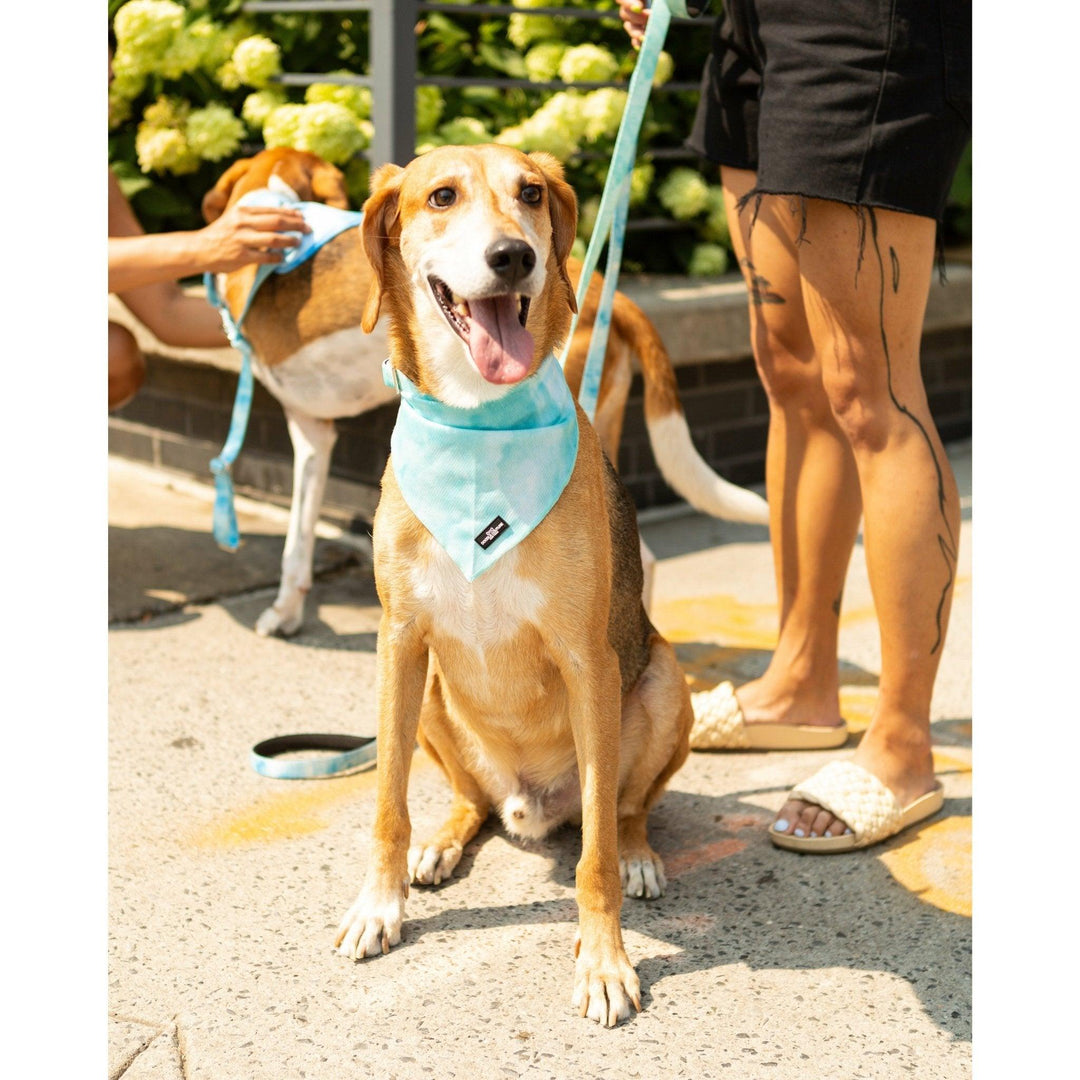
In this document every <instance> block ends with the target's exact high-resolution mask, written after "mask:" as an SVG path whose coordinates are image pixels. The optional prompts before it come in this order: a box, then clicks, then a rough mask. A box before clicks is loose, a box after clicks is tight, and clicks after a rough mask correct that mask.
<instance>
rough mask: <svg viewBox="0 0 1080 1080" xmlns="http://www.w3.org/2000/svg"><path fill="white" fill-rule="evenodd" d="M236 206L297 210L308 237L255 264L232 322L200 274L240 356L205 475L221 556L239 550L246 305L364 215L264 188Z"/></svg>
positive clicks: (247, 402) (246, 411) (246, 402)
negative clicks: (229, 407) (219, 441)
mask: <svg viewBox="0 0 1080 1080" xmlns="http://www.w3.org/2000/svg"><path fill="white" fill-rule="evenodd" d="M238 205H243V206H281V207H289V208H291V209H295V210H299V211H300V212H301V213H302V214H303V215H304V221H305V222H306V223H307V225H308V227H309V228H310V229H311V232H310V233H294V232H291V233H289V234H288V235H289V236H297V237H299V238H300V243H299V244H298V245H297V246H296V247H294V248H285V249H284V255H283V257H282V260H281V262H279V263H261V264H260V265H259V266H258V267H256V270H255V281H254V283H253V284H252V286H251V292H249V293H248V296H247V300H245V301H244V308H243V310H242V311H241V312H240V316H239V318H236V319H234V318H233V317H232V312H230V311H229V308H228V306H227V305H226V303H225V301H224V300H223V299H222V298H221V297H220V296H219V295H218V291H217V285H216V283H215V281H214V275H213V274H205V275H204V276H203V281H204V283H205V285H206V298H207V300H209V301H210V303H211V304H213V305H214V307H216V308H217V309H218V312H219V313H220V315H221V323H222V325H223V326H224V328H225V333H226V335H227V337H228V339H229V341H230V342H231V343H232V345H233V347H234V348H235V349H237V350H238V351H239V353H240V357H241V363H240V380H239V382H238V383H237V385H236V400H235V402H234V403H233V412H232V420H231V422H230V424H229V434H228V436H227V438H226V440H225V446H224V447H223V448H222V450H221V453H220V454H218V456H217V457H216V458H214V460H213V461H211V462H210V471H211V472H212V473H213V474H214V488H215V496H214V518H213V526H212V529H213V533H214V539H215V540H216V541H217V542H218V544H219V545H220V546H221V547H223V548H224V549H225V550H226V551H235V550H236V549H237V548H238V547H239V546H240V528H239V526H238V524H237V521H236V507H235V505H234V499H235V495H234V491H233V481H232V465H233V462H234V461H235V460H236V455H237V454H239V453H240V447H241V446H243V444H244V435H245V434H246V433H247V425H248V417H249V416H250V415H251V399H252V395H253V394H254V392H255V381H254V377H253V374H252V370H251V344H250V342H249V341H248V339H247V338H246V337H244V332H243V330H242V329H241V327H242V326H243V323H244V319H245V318H246V317H247V313H248V310H249V309H250V307H251V302H252V301H253V300H254V299H255V294H256V293H257V292H258V291H259V287H260V286H261V285H262V283H263V282H264V281H265V280H266V279H267V278H268V277H269V276H270V275H271V274H287V273H288V272H289V271H290V270H295V269H296V268H297V267H298V266H300V265H301V264H303V263H305V262H307V260H308V259H310V258H311V256H312V255H314V254H315V252H316V251H318V250H319V248H321V247H322V246H323V244H325V243H327V242H328V241H330V240H333V238H334V237H335V236H337V235H338V234H339V233H342V232H344V231H345V230H346V229H354V228H356V227H357V226H358V225H359V224H360V223H361V222H362V221H363V220H364V215H363V214H360V213H357V212H355V211H353V210H337V209H335V208H334V207H332V206H326V205H325V204H323V203H319V202H296V201H295V200H294V199H290V198H288V197H287V196H284V195H280V194H278V192H276V191H270V190H269V189H267V188H259V189H258V190H257V191H249V192H248V193H247V194H246V195H244V196H243V197H242V198H241V199H239V200H238Z"/></svg>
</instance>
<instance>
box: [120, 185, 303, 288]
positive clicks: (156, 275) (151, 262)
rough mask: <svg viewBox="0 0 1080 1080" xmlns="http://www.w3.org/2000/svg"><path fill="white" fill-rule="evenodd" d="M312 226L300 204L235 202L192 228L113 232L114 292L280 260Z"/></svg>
mask: <svg viewBox="0 0 1080 1080" xmlns="http://www.w3.org/2000/svg"><path fill="white" fill-rule="evenodd" d="M310 231H311V230H310V229H309V228H308V226H307V225H306V224H305V222H304V217H303V215H302V214H301V213H300V212H299V211H298V210H288V209H279V208H277V207H270V206H232V207H230V208H229V209H228V210H227V211H226V212H225V213H224V214H222V215H221V217H219V218H218V219H217V220H216V221H214V222H212V223H211V224H209V225H207V226H205V227H204V228H202V229H196V230H192V231H191V232H172V233H155V234H150V235H147V234H143V235H139V236H110V237H109V292H115V293H122V292H125V291H126V290H127V289H135V288H138V287H139V286H142V285H150V284H153V283H154V282H159V281H174V280H176V279H177V278H182V277H187V276H189V275H191V274H200V273H212V274H216V273H228V272H229V271H230V270H237V269H239V268H240V267H241V266H246V265H248V264H249V263H279V262H281V260H282V258H283V251H284V249H285V248H291V247H296V246H297V245H298V244H299V243H300V240H299V238H298V237H296V236H290V235H289V233H306V232H310Z"/></svg>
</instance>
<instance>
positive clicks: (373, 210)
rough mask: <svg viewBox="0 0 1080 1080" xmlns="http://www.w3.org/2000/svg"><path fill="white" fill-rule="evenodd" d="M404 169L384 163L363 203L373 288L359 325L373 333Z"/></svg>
mask: <svg viewBox="0 0 1080 1080" xmlns="http://www.w3.org/2000/svg"><path fill="white" fill-rule="evenodd" d="M404 172H405V170H404V169H403V168H402V167H401V166H400V165H383V166H382V167H381V168H379V169H376V170H375V173H374V174H373V175H372V177H371V194H370V195H369V196H368V198H367V201H366V202H365V203H364V224H363V227H362V230H361V231H362V233H363V237H364V251H365V252H366V253H367V257H368V262H370V263H371V269H372V271H373V276H372V279H371V291H370V292H369V293H368V298H367V303H366V304H365V305H364V315H363V318H362V319H361V320H360V326H361V328H362V329H363V331H364V333H365V334H370V333H371V331H372V330H374V329H375V324H376V323H377V322H378V321H379V308H380V307H381V306H382V295H383V290H384V289H385V287H386V253H387V251H388V250H389V248H390V243H391V239H392V237H391V235H390V230H391V228H392V227H393V225H394V223H395V221H397V216H398V196H399V195H400V194H401V178H402V175H403V174H404Z"/></svg>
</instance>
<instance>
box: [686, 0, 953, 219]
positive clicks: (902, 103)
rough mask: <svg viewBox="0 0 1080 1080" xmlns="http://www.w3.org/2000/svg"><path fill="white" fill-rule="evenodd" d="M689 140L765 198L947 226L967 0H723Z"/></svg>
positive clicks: (688, 142) (691, 145)
mask: <svg viewBox="0 0 1080 1080" xmlns="http://www.w3.org/2000/svg"><path fill="white" fill-rule="evenodd" d="M701 90H702V93H701V100H700V103H699V105H698V111H697V116H696V117H695V120H694V127H693V131H692V133H691V136H690V139H689V140H688V141H687V145H688V146H690V147H691V148H692V149H694V150H696V151H697V152H698V153H700V154H702V155H704V156H705V157H707V158H709V159H710V160H711V161H714V162H716V163H718V164H721V165H730V166H733V167H735V168H740V169H752V170H754V171H756V172H757V185H756V187H755V189H754V190H755V192H759V193H763V194H784V195H803V196H807V197H811V198H819V199H833V200H836V201H838V202H845V203H851V204H857V205H863V206H875V207H883V208H885V209H889V210H902V211H906V212H908V213H911V214H920V215H922V216H924V217H930V218H934V219H936V220H940V219H941V215H942V213H943V211H944V209H945V200H946V197H947V195H948V192H949V185H950V183H951V182H952V177H953V173H954V172H955V171H956V166H957V164H958V163H959V161H960V157H961V155H962V154H963V152H964V148H965V146H966V145H967V142H968V139H969V138H970V136H971V0H827V2H823V3H814V2H811V0H725V3H724V13H723V16H722V17H721V18H720V19H718V20H717V22H716V25H715V29H714V31H713V51H712V55H711V56H710V57H709V60H708V61H707V63H706V65H705V73H704V76H703V78H702V86H701Z"/></svg>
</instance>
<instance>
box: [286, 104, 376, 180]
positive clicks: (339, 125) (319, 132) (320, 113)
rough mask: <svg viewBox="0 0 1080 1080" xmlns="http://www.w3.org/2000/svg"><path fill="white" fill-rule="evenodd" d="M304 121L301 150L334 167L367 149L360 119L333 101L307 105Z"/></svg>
mask: <svg viewBox="0 0 1080 1080" xmlns="http://www.w3.org/2000/svg"><path fill="white" fill-rule="evenodd" d="M303 110H304V111H303V113H302V114H301V117H300V133H299V142H300V145H299V146H298V147H297V149H298V150H308V151H310V152H311V153H312V154H318V155H319V157H321V158H322V159H323V160H324V161H329V162H330V164H331V165H344V164H345V162H346V161H348V160H349V158H351V157H352V156H353V154H355V153H356V152H357V151H358V150H363V149H364V147H365V146H367V139H366V138H365V136H364V133H363V131H361V130H360V125H359V123H358V122H357V119H356V117H355V116H354V115H353V113H352V112H350V111H349V110H348V109H346V108H345V106H344V105H338V104H337V103H336V102H333V101H319V102H316V103H315V104H314V105H304V106H303Z"/></svg>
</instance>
